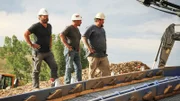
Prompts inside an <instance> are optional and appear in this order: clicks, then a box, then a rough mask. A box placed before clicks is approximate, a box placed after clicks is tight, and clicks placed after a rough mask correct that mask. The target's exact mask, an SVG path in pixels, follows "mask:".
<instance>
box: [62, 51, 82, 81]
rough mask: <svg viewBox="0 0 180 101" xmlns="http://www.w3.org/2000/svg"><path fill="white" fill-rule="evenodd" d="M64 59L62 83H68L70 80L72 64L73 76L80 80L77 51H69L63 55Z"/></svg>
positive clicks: (80, 71) (80, 70) (80, 67)
mask: <svg viewBox="0 0 180 101" xmlns="http://www.w3.org/2000/svg"><path fill="white" fill-rule="evenodd" d="M65 59H66V70H65V78H64V83H65V84H69V83H70V82H71V71H72V68H73V66H74V71H75V78H76V80H77V81H82V65H81V60H80V55H79V52H77V51H74V50H73V51H70V52H68V53H67V54H66V55H65Z"/></svg>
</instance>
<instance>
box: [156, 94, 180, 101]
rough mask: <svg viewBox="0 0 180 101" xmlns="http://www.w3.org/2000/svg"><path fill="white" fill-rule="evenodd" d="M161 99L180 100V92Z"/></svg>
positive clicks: (166, 100) (165, 100)
mask: <svg viewBox="0 0 180 101" xmlns="http://www.w3.org/2000/svg"><path fill="white" fill-rule="evenodd" d="M159 101H180V94H178V95H174V96H171V97H167V98H164V99H161V100H159Z"/></svg>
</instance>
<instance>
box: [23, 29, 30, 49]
mask: <svg viewBox="0 0 180 101" xmlns="http://www.w3.org/2000/svg"><path fill="white" fill-rule="evenodd" d="M30 34H31V33H30V32H29V31H28V30H27V31H26V32H25V33H24V38H25V40H26V42H27V43H28V45H30V46H31V47H32V42H31V40H30V37H29V35H30Z"/></svg>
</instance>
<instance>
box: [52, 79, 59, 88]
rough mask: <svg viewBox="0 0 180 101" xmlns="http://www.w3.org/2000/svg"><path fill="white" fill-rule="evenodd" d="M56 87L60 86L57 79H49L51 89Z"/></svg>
mask: <svg viewBox="0 0 180 101" xmlns="http://www.w3.org/2000/svg"><path fill="white" fill-rule="evenodd" d="M58 86H61V83H60V81H59V79H58V78H57V79H55V80H54V79H53V78H51V87H58Z"/></svg>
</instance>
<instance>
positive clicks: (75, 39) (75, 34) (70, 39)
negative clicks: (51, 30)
mask: <svg viewBox="0 0 180 101" xmlns="http://www.w3.org/2000/svg"><path fill="white" fill-rule="evenodd" d="M61 34H63V35H64V36H65V37H66V40H67V43H68V44H69V45H70V46H72V47H73V49H74V50H79V43H80V40H81V34H80V32H79V29H78V28H76V27H74V26H73V25H70V26H67V27H66V28H65V29H64V31H63V32H62V33H61Z"/></svg>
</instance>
